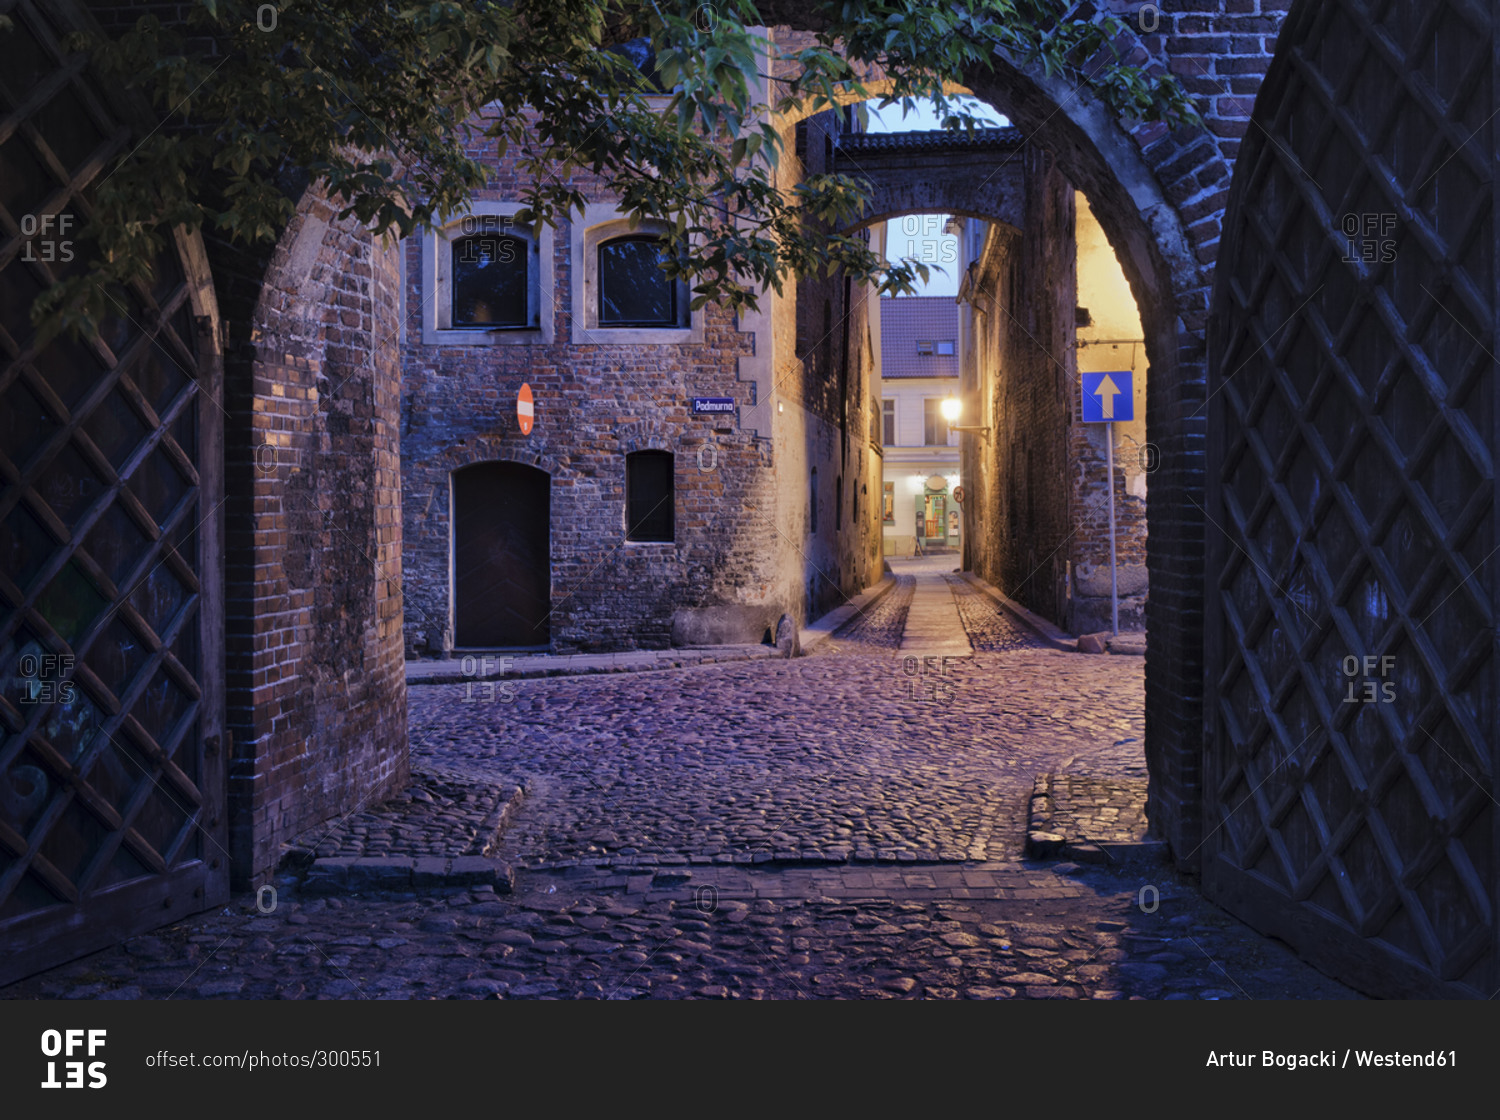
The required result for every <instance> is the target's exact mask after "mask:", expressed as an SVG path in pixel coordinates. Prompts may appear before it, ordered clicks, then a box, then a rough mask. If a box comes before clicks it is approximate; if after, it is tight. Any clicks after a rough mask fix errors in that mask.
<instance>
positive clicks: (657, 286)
mask: <svg viewBox="0 0 1500 1120" xmlns="http://www.w3.org/2000/svg"><path fill="white" fill-rule="evenodd" d="M568 225H569V232H568V241H569V246H568V249H569V257H568V259H569V261H570V268H569V273H570V276H569V280H568V298H569V300H570V301H571V303H570V306H571V308H572V314H570V315H568V316H567V318H568V331H569V334H570V335H571V337H572V341H573V342H574V344H576V345H595V346H599V345H605V346H616V345H637V344H638V345H642V346H683V345H697V344H701V343H702V342H703V317H704V312H703V309H702V308H701V307H700V308H698V309H697V310H696V311H695V310H693V308H692V302H693V296H692V290H691V289H690V287H689V286H688V283H687V281H686V280H684V279H682V278H680V277H676V278H674V277H670V276H668V275H667V274H666V272H665V271H664V270H663V269H662V268H661V264H662V259H663V252H664V250H666V248H667V246H668V245H669V244H670V238H669V236H668V227H667V225H666V224H665V223H664V222H659V221H656V220H654V219H649V218H648V219H643V220H642V221H641V223H640V224H639V226H638V227H637V228H634V229H632V228H631V217H630V215H629V214H627V213H624V212H622V211H621V210H620V209H619V208H618V207H617V206H615V205H613V204H612V203H602V202H590V203H588V204H587V205H585V206H584V208H583V213H582V214H579V215H577V216H575V217H574V218H572V219H570V221H569V223H568Z"/></svg>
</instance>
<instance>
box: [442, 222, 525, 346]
mask: <svg viewBox="0 0 1500 1120" xmlns="http://www.w3.org/2000/svg"><path fill="white" fill-rule="evenodd" d="M527 248H528V247H527V244H526V242H525V241H522V240H521V239H520V238H519V237H508V236H506V235H504V234H498V233H476V234H474V235H472V236H470V237H463V238H460V239H459V240H457V241H455V242H453V245H452V251H453V319H452V324H453V326H454V327H490V328H497V327H525V326H529V325H530V324H529V322H528V317H527V314H526V310H527V308H526V304H527V295H528V283H527V266H528V264H529V263H530V262H529V259H528V253H527Z"/></svg>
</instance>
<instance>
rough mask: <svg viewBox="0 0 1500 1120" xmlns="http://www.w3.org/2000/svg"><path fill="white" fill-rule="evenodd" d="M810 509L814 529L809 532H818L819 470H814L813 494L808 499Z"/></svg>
mask: <svg viewBox="0 0 1500 1120" xmlns="http://www.w3.org/2000/svg"><path fill="white" fill-rule="evenodd" d="M808 509H809V511H810V516H811V518H812V528H811V529H809V530H808V532H811V533H816V532H817V531H818V468H817V467H814V468H813V469H812V493H811V495H810V496H809V498H808Z"/></svg>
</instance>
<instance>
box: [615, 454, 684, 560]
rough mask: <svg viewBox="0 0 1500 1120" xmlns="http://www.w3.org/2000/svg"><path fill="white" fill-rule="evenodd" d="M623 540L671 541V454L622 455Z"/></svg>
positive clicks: (672, 500) (672, 502)
mask: <svg viewBox="0 0 1500 1120" xmlns="http://www.w3.org/2000/svg"><path fill="white" fill-rule="evenodd" d="M625 494H626V499H625V539H626V540H628V541H670V540H672V539H673V509H672V507H673V505H674V504H675V502H674V499H673V492H672V453H671V452H670V451H635V452H632V453H631V454H629V455H627V456H625Z"/></svg>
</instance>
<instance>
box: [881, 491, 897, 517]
mask: <svg viewBox="0 0 1500 1120" xmlns="http://www.w3.org/2000/svg"><path fill="white" fill-rule="evenodd" d="M882 501H883V505H882V508H881V517H880V519H881V520H882V521H895V520H896V484H895V483H894V482H887V483H886V484H885V493H884V495H883V498H882Z"/></svg>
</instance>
